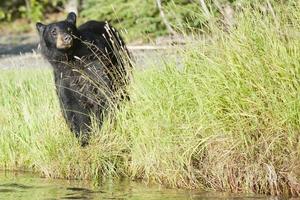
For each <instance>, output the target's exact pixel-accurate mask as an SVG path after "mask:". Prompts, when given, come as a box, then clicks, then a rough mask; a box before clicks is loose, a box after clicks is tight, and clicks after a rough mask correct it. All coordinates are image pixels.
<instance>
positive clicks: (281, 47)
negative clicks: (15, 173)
mask: <svg viewBox="0 0 300 200" xmlns="http://www.w3.org/2000/svg"><path fill="white" fill-rule="evenodd" d="M299 8H300V4H299V2H295V4H291V5H288V6H274V7H273V9H274V10H273V12H267V13H262V12H261V11H260V9H259V8H252V9H245V10H244V12H242V13H240V14H239V15H237V16H236V19H237V20H236V21H237V23H236V24H235V26H234V27H232V29H229V30H226V31H224V29H222V28H219V26H218V25H213V24H210V29H209V30H208V31H209V33H210V34H208V35H207V38H206V39H205V40H201V41H193V43H192V44H191V45H189V46H188V47H186V48H184V49H178V50H179V52H180V53H179V55H178V56H177V58H182V59H181V67H178V66H177V65H176V63H178V61H175V60H174V62H168V63H167V64H165V66H163V68H161V67H159V68H152V69H148V70H145V71H138V70H137V71H135V72H134V81H133V82H132V85H131V88H130V96H131V100H130V102H127V103H126V104H125V105H124V106H123V107H122V108H121V109H120V110H119V111H117V112H116V119H115V120H108V122H109V123H105V126H104V128H103V129H102V130H101V131H99V130H97V129H96V128H95V129H94V133H93V137H92V141H91V144H90V145H89V146H88V147H87V148H81V147H80V145H79V144H78V143H77V140H76V138H74V137H73V134H71V133H70V132H69V131H68V129H67V127H66V126H65V123H64V120H63V118H62V116H61V113H60V110H59V106H58V102H57V98H56V96H55V91H54V85H53V83H52V77H51V73H50V71H48V70H39V71H36V70H35V71H34V73H32V70H30V69H23V70H6V71H5V70H3V71H1V73H0V91H1V93H0V123H1V126H0V133H1V134H0V166H1V168H2V169H14V170H22V169H24V170H34V171H36V172H39V173H41V174H43V175H44V176H47V177H60V178H80V179H94V180H95V181H99V180H100V179H105V178H107V177H122V176H125V177H131V178H132V179H143V180H145V181H151V182H156V183H160V184H166V185H169V186H174V187H175V186H177V187H187V188H206V189H213V190H218V191H232V192H250V193H251V192H256V193H266V194H272V195H279V194H288V195H294V196H299V194H300V189H299V184H300V162H299V160H300V142H299V132H300V61H299V55H300V38H299V32H300V25H299V20H300V10H299ZM274 13H276V15H274ZM20 74H22V76H20ZM111 123H112V124H111Z"/></svg>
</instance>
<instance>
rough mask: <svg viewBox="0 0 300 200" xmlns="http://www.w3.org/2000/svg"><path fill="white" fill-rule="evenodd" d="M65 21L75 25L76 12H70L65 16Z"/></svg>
mask: <svg viewBox="0 0 300 200" xmlns="http://www.w3.org/2000/svg"><path fill="white" fill-rule="evenodd" d="M67 21H68V22H70V23H71V24H74V25H76V14H75V13H74V12H70V13H69V14H68V16H67Z"/></svg>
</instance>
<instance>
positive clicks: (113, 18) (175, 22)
mask: <svg viewBox="0 0 300 200" xmlns="http://www.w3.org/2000/svg"><path fill="white" fill-rule="evenodd" d="M162 8H163V12H164V13H165V15H166V18H167V20H168V21H169V22H170V23H171V24H172V26H174V27H173V28H175V29H176V27H177V26H178V27H179V26H186V25H188V26H192V27H200V26H201V24H202V23H203V18H201V17H197V15H199V13H201V9H200V6H199V3H198V1H189V0H173V1H172V0H168V1H162ZM196 13H197V14H196ZM81 17H83V18H86V19H91V18H92V19H97V20H107V21H110V22H111V23H112V24H114V25H115V26H116V27H117V28H119V29H125V30H128V37H129V38H132V37H142V36H145V35H147V36H149V37H152V36H159V35H164V34H166V33H167V30H166V27H165V25H164V24H163V22H162V18H161V16H160V12H159V9H158V7H157V4H156V1H155V0H130V1H128V0H115V1H107V0H86V1H83V5H82V11H81Z"/></svg>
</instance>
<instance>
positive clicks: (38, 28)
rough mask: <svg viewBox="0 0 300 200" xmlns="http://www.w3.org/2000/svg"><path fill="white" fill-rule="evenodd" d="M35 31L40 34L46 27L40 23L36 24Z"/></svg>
mask: <svg viewBox="0 0 300 200" xmlns="http://www.w3.org/2000/svg"><path fill="white" fill-rule="evenodd" d="M35 26H36V29H37V30H38V32H39V33H40V34H41V33H43V32H44V30H45V28H46V25H45V24H42V23H40V22H38V23H36V25H35Z"/></svg>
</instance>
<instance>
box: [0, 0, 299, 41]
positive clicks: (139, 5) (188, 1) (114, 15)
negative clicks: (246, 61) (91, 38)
mask: <svg viewBox="0 0 300 200" xmlns="http://www.w3.org/2000/svg"><path fill="white" fill-rule="evenodd" d="M78 1H79V3H80V5H79V11H80V12H79V15H80V17H79V23H82V22H84V21H87V20H91V19H94V20H101V21H104V20H106V21H109V22H110V23H111V24H113V25H114V26H115V27H116V28H118V29H119V30H126V32H127V33H126V34H125V35H126V39H129V40H133V39H134V40H136V39H137V38H142V39H147V38H151V37H157V36H161V35H166V34H167V33H168V30H167V27H166V23H165V22H164V21H167V23H168V24H169V25H171V27H172V29H174V30H175V31H177V32H181V31H184V32H185V31H189V30H194V29H202V28H203V27H204V26H205V25H206V24H207V22H208V21H209V19H208V18H209V17H214V19H217V20H218V19H221V18H220V17H222V15H223V14H224V13H222V12H223V11H224V10H222V9H224V7H226V5H227V6H228V5H229V7H231V8H232V9H233V10H235V11H238V12H239V11H242V10H243V8H245V7H249V6H250V7H252V8H259V9H261V10H262V11H263V10H265V11H266V10H268V9H270V8H268V5H274V4H277V3H282V4H288V3H293V2H296V1H297V0H251V1H249V0H204V1H203V2H205V4H206V5H205V7H207V10H208V12H209V15H210V16H209V17H208V16H207V13H205V8H203V5H201V0H84V1H83V0H78ZM158 1H160V2H161V7H162V9H161V10H159V7H158V6H157V2H158ZM66 2H67V0H11V1H9V0H0V21H8V22H10V21H12V20H14V19H16V18H25V19H28V20H29V21H31V22H35V21H38V20H42V18H43V17H44V16H45V14H48V13H52V12H56V11H62V10H63V9H64V5H65V4H66ZM160 11H162V12H163V13H164V15H165V17H164V19H165V20H164V19H163V17H162V16H161V13H160ZM263 12H264V11H263Z"/></svg>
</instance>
